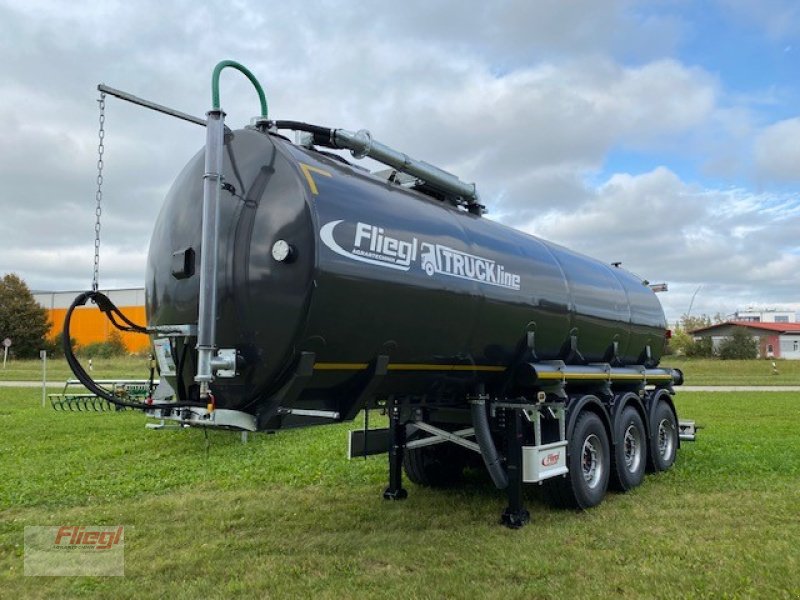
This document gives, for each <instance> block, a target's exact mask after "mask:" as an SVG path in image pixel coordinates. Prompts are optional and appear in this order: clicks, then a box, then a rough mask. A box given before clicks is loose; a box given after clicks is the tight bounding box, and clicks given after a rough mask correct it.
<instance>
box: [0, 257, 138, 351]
mask: <svg viewBox="0 0 800 600" xmlns="http://www.w3.org/2000/svg"><path fill="white" fill-rule="evenodd" d="M50 327H51V323H50V320H49V318H48V315H47V310H45V309H44V308H43V307H42V306H40V305H39V303H38V302H36V299H35V298H34V297H33V294H32V293H31V290H30V288H29V287H28V285H27V284H26V283H25V282H24V281H23V280H22V278H20V277H19V276H18V275H16V274H14V273H7V274H6V275H4V276H3V278H2V279H0V341H2V340H4V339H6V338H8V339H10V340H11V343H12V345H11V347H10V348H9V350H10V354H11V356H13V357H14V358H38V357H39V351H40V350H47V352H48V355H50V356H61V355H63V350H62V342H61V340H62V335H61V334H60V333H59V334H58V335H57V336H56V337H55V339H52V340H51V339H48V337H47V334H48V332H49V331H50ZM72 347H73V348H77V344H75V341H74V340H73V344H72ZM78 352H79V353H80V354H81V355H82V356H85V357H87V358H89V357H99V358H104V357H109V356H119V355H122V354H126V353H127V350H126V348H125V344H124V343H123V342H122V337H121V336H120V335H119V333H118V332H117V331H116V330H115V331H114V332H113V333H112V334H111V335H110V336H109V338H108V339H107V340H106V341H103V342H94V343H91V344H86V345H85V346H83V347H81V348H79V349H78Z"/></svg>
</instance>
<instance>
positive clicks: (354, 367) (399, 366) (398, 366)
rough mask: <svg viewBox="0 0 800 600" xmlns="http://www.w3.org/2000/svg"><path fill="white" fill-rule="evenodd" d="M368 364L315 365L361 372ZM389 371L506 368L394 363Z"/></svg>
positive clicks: (336, 369)
mask: <svg viewBox="0 0 800 600" xmlns="http://www.w3.org/2000/svg"><path fill="white" fill-rule="evenodd" d="M368 366H369V364H368V363H316V364H315V365H314V369H315V370H318V371H363V370H364V369H366V368H367V367H368ZM386 368H387V369H389V370H390V371H491V372H502V371H505V370H506V367H503V366H496V365H432V364H423V363H394V364H389V365H388V366H387V367H386Z"/></svg>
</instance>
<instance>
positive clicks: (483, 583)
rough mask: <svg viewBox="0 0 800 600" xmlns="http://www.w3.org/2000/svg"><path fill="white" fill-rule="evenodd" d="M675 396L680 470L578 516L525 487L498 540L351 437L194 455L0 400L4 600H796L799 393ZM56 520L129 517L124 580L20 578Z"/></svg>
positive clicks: (0, 584) (192, 434)
mask: <svg viewBox="0 0 800 600" xmlns="http://www.w3.org/2000/svg"><path fill="white" fill-rule="evenodd" d="M677 402H678V406H679V410H680V412H681V416H682V417H685V418H689V417H691V418H695V419H697V420H698V421H699V422H700V423H702V424H704V425H705V426H706V428H705V429H703V430H702V431H701V432H700V439H699V440H698V441H697V442H695V443H693V444H685V445H684V447H683V448H682V449H681V451H680V453H679V457H678V462H677V464H676V466H675V468H674V469H673V470H671V471H669V472H667V473H664V474H660V475H656V476H653V475H651V476H648V477H647V478H646V480H645V483H644V484H643V485H642V486H641V487H640V488H638V489H636V490H634V491H633V492H631V493H628V494H610V495H609V496H608V497H607V498H606V501H605V502H604V503H603V504H602V505H601V506H599V507H597V508H596V509H594V510H591V511H589V512H585V513H576V512H572V511H561V510H555V509H552V508H550V507H549V506H547V505H546V504H544V503H543V502H542V501H541V500H540V499H539V497H538V495H537V490H536V489H530V492H529V495H528V504H529V508H530V509H531V512H532V513H533V521H532V523H531V524H530V525H529V526H527V527H526V528H524V529H522V530H520V531H510V530H507V529H505V528H503V527H501V526H499V525H498V524H497V521H498V517H499V514H500V512H501V510H502V508H503V506H504V497H503V495H502V494H501V493H499V492H497V491H495V490H493V489H492V487H491V483H490V482H489V481H488V480H487V479H486V478H485V477H483V476H481V475H480V474H475V476H474V477H473V478H471V480H470V482H469V483H468V485H466V486H465V487H463V488H460V489H455V490H449V491H436V490H429V489H423V488H419V487H416V486H414V485H412V484H408V485H407V487H408V488H409V498H408V500H406V501H405V502H399V503H386V502H384V501H383V500H382V499H381V498H380V492H381V490H382V488H383V486H384V484H385V477H386V475H385V471H386V465H385V460H384V459H381V458H373V459H369V460H366V461H364V460H355V461H352V462H348V461H347V460H346V459H345V458H344V452H345V447H346V443H345V432H346V430H347V428H348V427H346V426H328V427H323V428H317V429H308V430H301V431H288V432H282V433H279V434H277V435H253V436H251V438H250V441H249V442H248V443H247V444H244V445H243V444H242V443H241V441H240V438H239V436H238V435H237V434H233V433H226V432H210V433H209V435H208V445H207V441H206V438H205V437H204V434H203V432H202V431H198V430H182V431H147V430H145V429H144V423H145V419H144V417H143V416H142V415H140V414H137V413H134V412H125V413H119V414H100V413H88V414H87V413H57V412H55V411H53V410H51V409H41V408H38V395H37V393H36V392H35V391H33V390H20V389H0V423H2V424H3V432H4V433H3V436H2V439H1V441H0V481H2V486H0V515H1V518H0V590H1V591H0V596H2V597H5V598H22V597H25V598H28V597H40V598H45V597H47V598H49V597H63V596H71V595H98V596H103V597H115V598H116V597H123V598H134V597H136V598H138V597H170V598H198V597H214V598H216V597H232V596H245V597H254V598H263V597H309V596H311V595H314V596H315V597H321V598H340V599H341V598H354V597H364V596H368V597H385V598H397V597H411V598H415V597H416V598H438V597H452V598H465V597H473V598H480V597H495V598H501V597H502V598H539V597H542V598H544V597H546V598H561V597H564V598H582V597H597V598H603V597H609V596H615V597H623V598H639V597H647V598H650V597H661V598H675V597H708V598H719V597H763V598H796V597H798V596H800V550H798V542H797V540H798V538H800V518H799V517H798V515H800V436H798V435H797V423H798V422H800V398H799V397H798V395H797V394H785V393H769V394H763V395H761V396H755V395H751V394H747V393H728V394H723V393H682V394H679V395H678V396H677ZM756 406H757V407H758V409H757V410H755V409H754V407H756ZM64 524H67V525H74V524H85V525H98V524H106V525H117V524H123V525H125V526H126V533H125V537H126V543H125V559H126V560H125V563H126V565H125V569H126V570H125V577H122V578H88V577H77V578H58V577H55V578H51V577H24V576H23V527H24V526H25V525H64Z"/></svg>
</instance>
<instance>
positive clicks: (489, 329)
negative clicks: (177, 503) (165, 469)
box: [65, 64, 682, 526]
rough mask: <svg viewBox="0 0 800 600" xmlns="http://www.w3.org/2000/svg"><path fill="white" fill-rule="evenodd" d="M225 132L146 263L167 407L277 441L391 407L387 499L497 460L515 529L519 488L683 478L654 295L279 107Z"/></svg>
mask: <svg viewBox="0 0 800 600" xmlns="http://www.w3.org/2000/svg"><path fill="white" fill-rule="evenodd" d="M223 66H230V64H228V65H223ZM233 66H235V67H237V68H238V66H237V65H233ZM215 74H216V75H218V73H215ZM207 124H208V127H207V129H208V140H207V144H206V148H205V149H204V150H201V151H200V152H199V153H198V154H197V155H196V156H195V157H194V158H192V159H191V160H190V161H189V163H188V164H187V165H186V167H185V168H184V169H183V171H182V172H181V173H180V175H179V176H178V178H177V179H176V181H175V183H174V184H173V186H172V188H171V190H170V192H169V194H168V196H167V198H166V200H165V202H164V205H163V208H162V210H161V213H160V215H159V217H158V221H157V223H156V226H155V230H154V232H153V236H152V241H151V245H150V251H149V255H148V259H147V274H146V302H147V317H148V326H147V328H146V330H147V332H148V333H149V334H150V335H151V337H152V341H153V346H154V350H155V354H156V356H157V357H158V362H159V371H160V376H161V386H160V388H159V390H158V391H157V394H156V395H155V398H156V401H155V403H154V404H152V405H150V406H148V407H146V408H147V410H148V412H149V413H150V414H152V415H155V416H158V417H159V418H170V419H176V420H179V421H181V422H183V423H186V424H190V425H200V426H217V427H228V428H236V429H243V430H250V431H276V430H280V429H284V428H290V427H304V426H309V425H320V424H325V423H335V422H340V421H349V420H352V419H354V418H355V417H356V415H358V414H359V413H361V411H364V410H370V409H380V410H383V411H385V412H386V413H388V416H389V426H388V427H387V428H381V429H368V428H366V427H365V429H364V430H360V431H354V432H351V436H350V449H349V453H350V456H351V457H354V456H366V455H370V454H378V453H387V452H388V454H389V486H388V488H387V489H386V491H385V493H384V497H386V498H388V499H400V498H403V497H405V495H406V492H405V490H404V489H403V487H402V483H401V465H403V466H404V467H405V472H406V474H407V476H408V477H409V479H411V480H412V481H414V482H415V483H418V484H422V485H434V486H435V485H451V484H454V483H456V482H458V480H459V479H460V478H461V476H462V474H463V471H464V469H465V468H468V467H470V466H475V465H476V464H477V465H478V466H484V465H485V468H486V469H488V472H489V474H490V476H491V478H492V480H493V481H494V483H495V484H496V485H497V487H498V488H506V489H507V490H508V498H509V506H508V508H507V509H506V511H505V513H504V515H503V521H504V522H505V523H506V524H507V525H510V526H519V525H521V524H523V523H524V522H525V521H526V520H527V519H528V514H527V512H526V511H525V509H524V507H523V505H522V501H521V486H522V483H523V482H526V483H527V482H530V483H543V484H544V485H545V486H546V487H547V489H548V491H549V492H550V495H551V497H553V498H554V500H555V501H556V502H557V503H559V504H562V505H566V506H573V507H580V508H587V507H591V506H594V505H596V504H598V503H599V502H601V501H602V499H603V497H604V495H605V492H606V489H607V486H608V485H609V483H610V484H611V485H613V486H614V487H616V488H618V489H621V490H627V489H630V488H632V487H634V486H636V485H638V484H639V483H640V482H641V481H642V478H643V476H644V472H645V468H646V467H647V466H648V465H649V467H650V469H651V470H656V471H659V470H664V469H667V468H669V467H670V466H671V465H672V463H673V462H674V459H675V455H676V450H677V448H678V444H679V435H678V419H677V415H676V412H675V407H674V404H673V402H672V394H673V385H675V384H680V383H681V380H682V376H681V374H680V372H679V371H677V370H671V369H664V368H659V367H658V365H659V360H660V358H661V355H662V352H663V349H664V346H665V342H666V335H667V330H666V322H665V318H664V313H663V310H662V308H661V305H660V303H659V301H658V299H657V298H656V296H655V294H654V293H653V291H652V290H651V289H650V288H649V286H648V285H647V282H643V281H642V280H641V279H640V278H639V277H636V276H634V275H633V274H631V273H629V272H628V271H626V270H624V269H621V268H618V267H614V266H610V265H607V264H604V263H601V262H598V261H597V260H594V259H592V258H588V257H586V256H583V255H581V254H578V253H576V252H573V251H571V250H568V249H567V248H564V247H562V246H558V245H556V244H553V243H550V242H547V241H544V240H541V239H538V238H536V237H533V236H530V235H527V234H524V233H522V232H520V231H517V230H515V229H512V228H509V227H505V226H503V225H500V224H498V223H496V222H493V221H491V220H489V219H487V218H485V217H484V216H483V212H484V210H483V207H482V206H481V205H480V203H479V200H478V197H477V193H475V188H474V186H472V185H471V184H465V183H463V182H461V181H460V180H458V179H457V178H455V177H454V176H453V175H451V174H449V173H446V172H444V171H441V170H439V169H437V168H436V167H433V166H432V165H428V164H427V163H422V162H420V161H416V160H414V159H411V158H410V157H408V156H406V155H404V154H402V153H399V152H397V151H395V150H392V149H391V148H388V147H386V146H383V145H382V144H380V143H378V142H376V141H374V140H373V139H372V138H371V136H370V135H369V134H368V133H367V132H365V131H360V132H357V133H351V132H348V131H344V130H340V129H327V128H323V127H319V126H314V125H308V124H305V123H299V122H290V121H272V120H269V119H268V118H267V117H266V107H265V106H264V110H263V111H262V117H261V118H259V119H256V120H255V122H254V125H252V126H250V127H247V128H244V129H239V130H235V131H231V130H228V129H227V128H225V127H224V113H222V112H221V110H220V109H219V108H218V106H216V104H215V109H214V110H212V111H211V112H209V114H208V120H207ZM292 131H293V132H294V135H295V136H296V140H297V141H296V142H293V141H290V139H289V138H288V137H285V135H284V134H290V135H291V132H292ZM334 149H349V150H351V152H352V154H353V156H356V157H358V158H360V157H363V156H369V157H372V158H374V159H376V160H379V161H381V162H383V163H385V164H387V165H389V166H390V167H391V168H390V169H388V170H387V171H383V172H380V173H370V172H368V171H367V170H365V169H363V168H361V167H359V166H357V165H354V164H351V163H350V162H348V160H345V159H344V158H343V157H342V156H341V155H340V154H337V153H335V152H332V150H334ZM85 301H86V300H85V299H84V300H83V302H85ZM100 304H101V308H103V302H102V301H101V302H100ZM105 308H106V309H107V310H111V309H109V307H108V306H105ZM65 339H67V340H68V339H69V336H65ZM84 374H85V372H84ZM476 459H477V462H476ZM481 459H482V460H481Z"/></svg>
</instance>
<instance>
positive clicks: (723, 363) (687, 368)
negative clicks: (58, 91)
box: [0, 356, 800, 385]
mask: <svg viewBox="0 0 800 600" xmlns="http://www.w3.org/2000/svg"><path fill="white" fill-rule="evenodd" d="M661 362H662V364H663V365H664V366H669V367H675V368H678V369H681V370H682V371H683V372H684V374H685V375H686V385H800V360H778V361H776V364H777V365H778V375H774V374H773V373H772V361H768V360H712V359H701V358H693V359H687V358H686V357H681V356H665V357H664V359H663V360H662V361H661ZM83 364H84V366H86V365H87V364H88V363H87V362H86V360H83ZM93 366H94V370H93V371H92V376H93V377H95V378H96V379H113V378H127V379H146V378H147V376H148V373H149V360H148V359H147V358H142V357H137V356H123V357H117V358H106V359H102V358H96V359H94V363H93ZM72 378H74V375H72V373H71V372H70V370H69V367H67V363H66V361H65V360H64V359H52V360H48V362H47V379H48V381H52V382H59V381H65V380H66V379H72ZM41 380H42V362H41V361H40V360H15V361H9V362H8V365H7V367H6V370H2V369H0V381H41Z"/></svg>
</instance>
